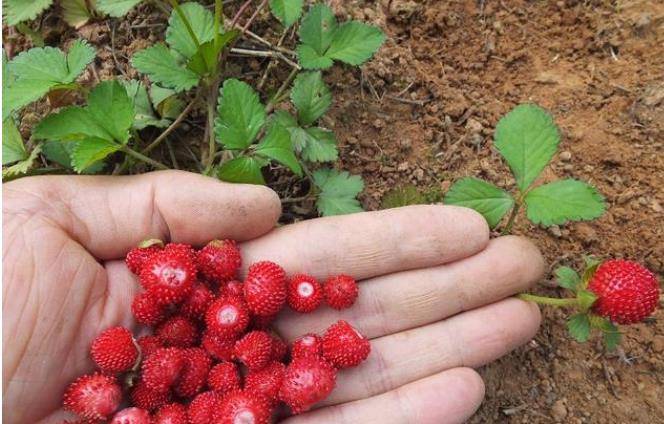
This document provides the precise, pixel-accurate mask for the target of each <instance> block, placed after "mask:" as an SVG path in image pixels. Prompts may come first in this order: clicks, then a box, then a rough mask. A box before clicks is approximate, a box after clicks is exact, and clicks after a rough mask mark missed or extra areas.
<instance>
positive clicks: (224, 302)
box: [205, 297, 249, 338]
mask: <svg viewBox="0 0 664 424" xmlns="http://www.w3.org/2000/svg"><path fill="white" fill-rule="evenodd" d="M205 323H206V324H207V329H208V331H210V332H212V333H213V334H215V335H217V336H219V337H225V338H235V337H237V336H238V335H240V334H242V332H243V331H244V330H245V329H246V328H247V325H249V310H248V309H247V305H246V304H245V303H244V301H243V300H242V299H240V298H238V297H221V298H219V299H217V300H215V301H214V302H213V303H212V305H210V308H209V309H208V310H207V312H206V313H205Z"/></svg>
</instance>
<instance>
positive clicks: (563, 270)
mask: <svg viewBox="0 0 664 424" xmlns="http://www.w3.org/2000/svg"><path fill="white" fill-rule="evenodd" d="M555 274H556V280H557V281H558V285H559V286H560V287H564V288H566V289H569V290H572V291H576V289H577V287H578V286H579V283H580V282H581V277H579V274H578V273H577V272H576V271H574V270H573V269H572V268H570V267H568V266H561V267H558V268H557V269H556V272H555Z"/></svg>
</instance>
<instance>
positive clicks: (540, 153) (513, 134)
mask: <svg viewBox="0 0 664 424" xmlns="http://www.w3.org/2000/svg"><path fill="white" fill-rule="evenodd" d="M495 139H496V141H495V145H496V148H497V149H498V151H499V152H500V154H501V155H503V157H504V158H505V160H506V161H507V163H508V164H509V166H510V168H511V169H512V173H513V174H514V177H515V178H516V183H517V185H518V187H519V189H520V190H521V191H522V192H525V191H526V190H527V189H528V187H530V185H531V184H532V183H533V181H535V179H536V178H537V176H538V175H539V174H540V173H541V172H542V170H543V169H544V167H545V166H546V164H547V163H549V161H550V160H551V158H552V157H553V155H554V154H555V153H556V149H557V148H558V143H559V142H560V135H559V134H558V128H557V127H556V124H555V123H554V122H553V118H552V117H551V115H549V113H548V112H547V111H545V110H544V109H542V108H541V107H539V106H536V105H532V104H524V105H519V106H517V107H515V108H514V109H512V111H511V112H510V113H508V114H507V115H505V116H504V117H503V118H502V119H501V120H500V121H499V122H498V125H497V126H496V135H495Z"/></svg>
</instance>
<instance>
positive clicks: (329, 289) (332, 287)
mask: <svg viewBox="0 0 664 424" xmlns="http://www.w3.org/2000/svg"><path fill="white" fill-rule="evenodd" d="M358 292H359V289H358V287H357V282H356V281H355V279H354V278H353V277H351V276H348V275H336V276H334V277H330V278H328V279H327V281H326V282H325V286H323V294H324V296H325V302H326V303H327V304H328V305H329V306H330V307H331V308H334V309H345V308H349V307H350V306H351V305H353V303H355V300H356V299H357V295H358Z"/></svg>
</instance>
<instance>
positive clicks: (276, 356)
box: [270, 334, 288, 362]
mask: <svg viewBox="0 0 664 424" xmlns="http://www.w3.org/2000/svg"><path fill="white" fill-rule="evenodd" d="M270 337H272V355H271V358H272V360H273V361H277V362H281V361H283V359H284V358H285V357H286V354H287V353H288V345H287V344H286V342H285V341H283V340H282V339H281V337H279V336H277V335H276V334H270Z"/></svg>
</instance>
